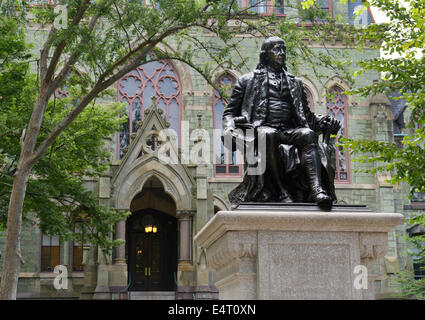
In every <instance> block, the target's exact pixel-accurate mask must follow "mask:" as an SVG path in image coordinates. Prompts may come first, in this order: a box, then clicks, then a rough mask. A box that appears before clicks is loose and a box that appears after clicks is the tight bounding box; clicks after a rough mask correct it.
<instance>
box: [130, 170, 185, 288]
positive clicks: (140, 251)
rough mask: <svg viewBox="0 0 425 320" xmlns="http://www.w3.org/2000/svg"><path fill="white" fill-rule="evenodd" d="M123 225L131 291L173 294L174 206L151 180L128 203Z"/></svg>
mask: <svg viewBox="0 0 425 320" xmlns="http://www.w3.org/2000/svg"><path fill="white" fill-rule="evenodd" d="M131 211H132V212H133V214H132V215H131V216H130V217H129V218H128V219H127V221H126V247H127V250H126V251H127V268H128V280H129V284H130V286H129V290H130V291H174V290H175V286H176V285H175V277H176V273H177V218H176V217H175V212H176V211H175V204H174V202H173V201H172V199H171V198H170V197H169V196H168V195H167V194H166V193H165V191H164V189H163V186H162V184H161V183H160V182H159V181H158V180H157V179H156V178H154V177H153V178H151V179H150V180H149V181H147V182H146V184H145V186H144V188H143V191H142V192H141V193H140V194H138V195H137V196H136V197H135V198H134V199H133V201H132V203H131Z"/></svg>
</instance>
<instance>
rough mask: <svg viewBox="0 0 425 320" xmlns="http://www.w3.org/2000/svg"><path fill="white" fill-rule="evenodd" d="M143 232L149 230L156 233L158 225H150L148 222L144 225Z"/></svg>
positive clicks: (148, 231)
mask: <svg viewBox="0 0 425 320" xmlns="http://www.w3.org/2000/svg"><path fill="white" fill-rule="evenodd" d="M145 232H146V233H150V232H153V233H157V232H158V227H157V226H152V225H150V224H148V225H146V226H145Z"/></svg>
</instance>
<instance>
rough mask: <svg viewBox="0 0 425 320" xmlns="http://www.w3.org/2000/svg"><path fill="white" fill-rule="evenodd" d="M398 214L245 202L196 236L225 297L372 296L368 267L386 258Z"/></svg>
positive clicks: (221, 296) (400, 220)
mask: <svg viewBox="0 0 425 320" xmlns="http://www.w3.org/2000/svg"><path fill="white" fill-rule="evenodd" d="M401 223H403V216H402V215H401V214H398V213H375V212H370V211H369V210H368V209H366V207H362V206H341V205H340V206H334V207H333V208H332V210H331V211H329V212H324V211H320V210H319V209H318V208H317V206H315V205H308V204H305V205H282V204H264V205H261V204H242V205H241V206H240V207H239V208H238V210H235V211H220V212H218V213H217V214H216V215H215V216H214V217H213V218H212V219H211V220H210V221H209V222H208V223H207V224H206V225H205V226H204V227H203V228H202V230H200V232H199V233H198V234H197V235H196V236H195V242H196V243H197V244H198V245H199V246H201V247H203V248H205V249H206V257H207V263H208V267H209V268H211V269H214V270H216V283H215V285H216V287H217V288H218V290H219V299H223V300H226V299H241V300H244V299H273V300H278V299H288V300H289V299H326V300H327V299H343V300H346V299H347V300H361V299H374V288H373V279H371V277H368V274H367V268H366V267H367V266H368V265H370V264H371V263H372V262H373V261H374V260H376V259H377V258H380V257H383V256H384V255H385V253H386V250H387V241H388V238H387V233H388V232H389V231H390V230H391V229H392V228H393V227H395V226H397V225H399V224H401Z"/></svg>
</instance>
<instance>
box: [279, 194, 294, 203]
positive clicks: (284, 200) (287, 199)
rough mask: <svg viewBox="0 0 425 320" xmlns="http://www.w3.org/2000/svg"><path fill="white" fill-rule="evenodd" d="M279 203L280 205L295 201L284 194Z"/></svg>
mask: <svg viewBox="0 0 425 320" xmlns="http://www.w3.org/2000/svg"><path fill="white" fill-rule="evenodd" d="M279 202H280V203H294V200H292V198H291V197H290V196H289V195H288V194H282V195H281V196H280V197H279Z"/></svg>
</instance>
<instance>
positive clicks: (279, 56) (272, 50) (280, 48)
mask: <svg viewBox="0 0 425 320" xmlns="http://www.w3.org/2000/svg"><path fill="white" fill-rule="evenodd" d="M271 64H272V65H275V66H281V67H283V68H285V69H286V45H285V41H283V39H281V38H279V37H270V38H268V39H266V40H265V41H264V42H263V44H262V46H261V51H260V65H262V66H268V65H271Z"/></svg>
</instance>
